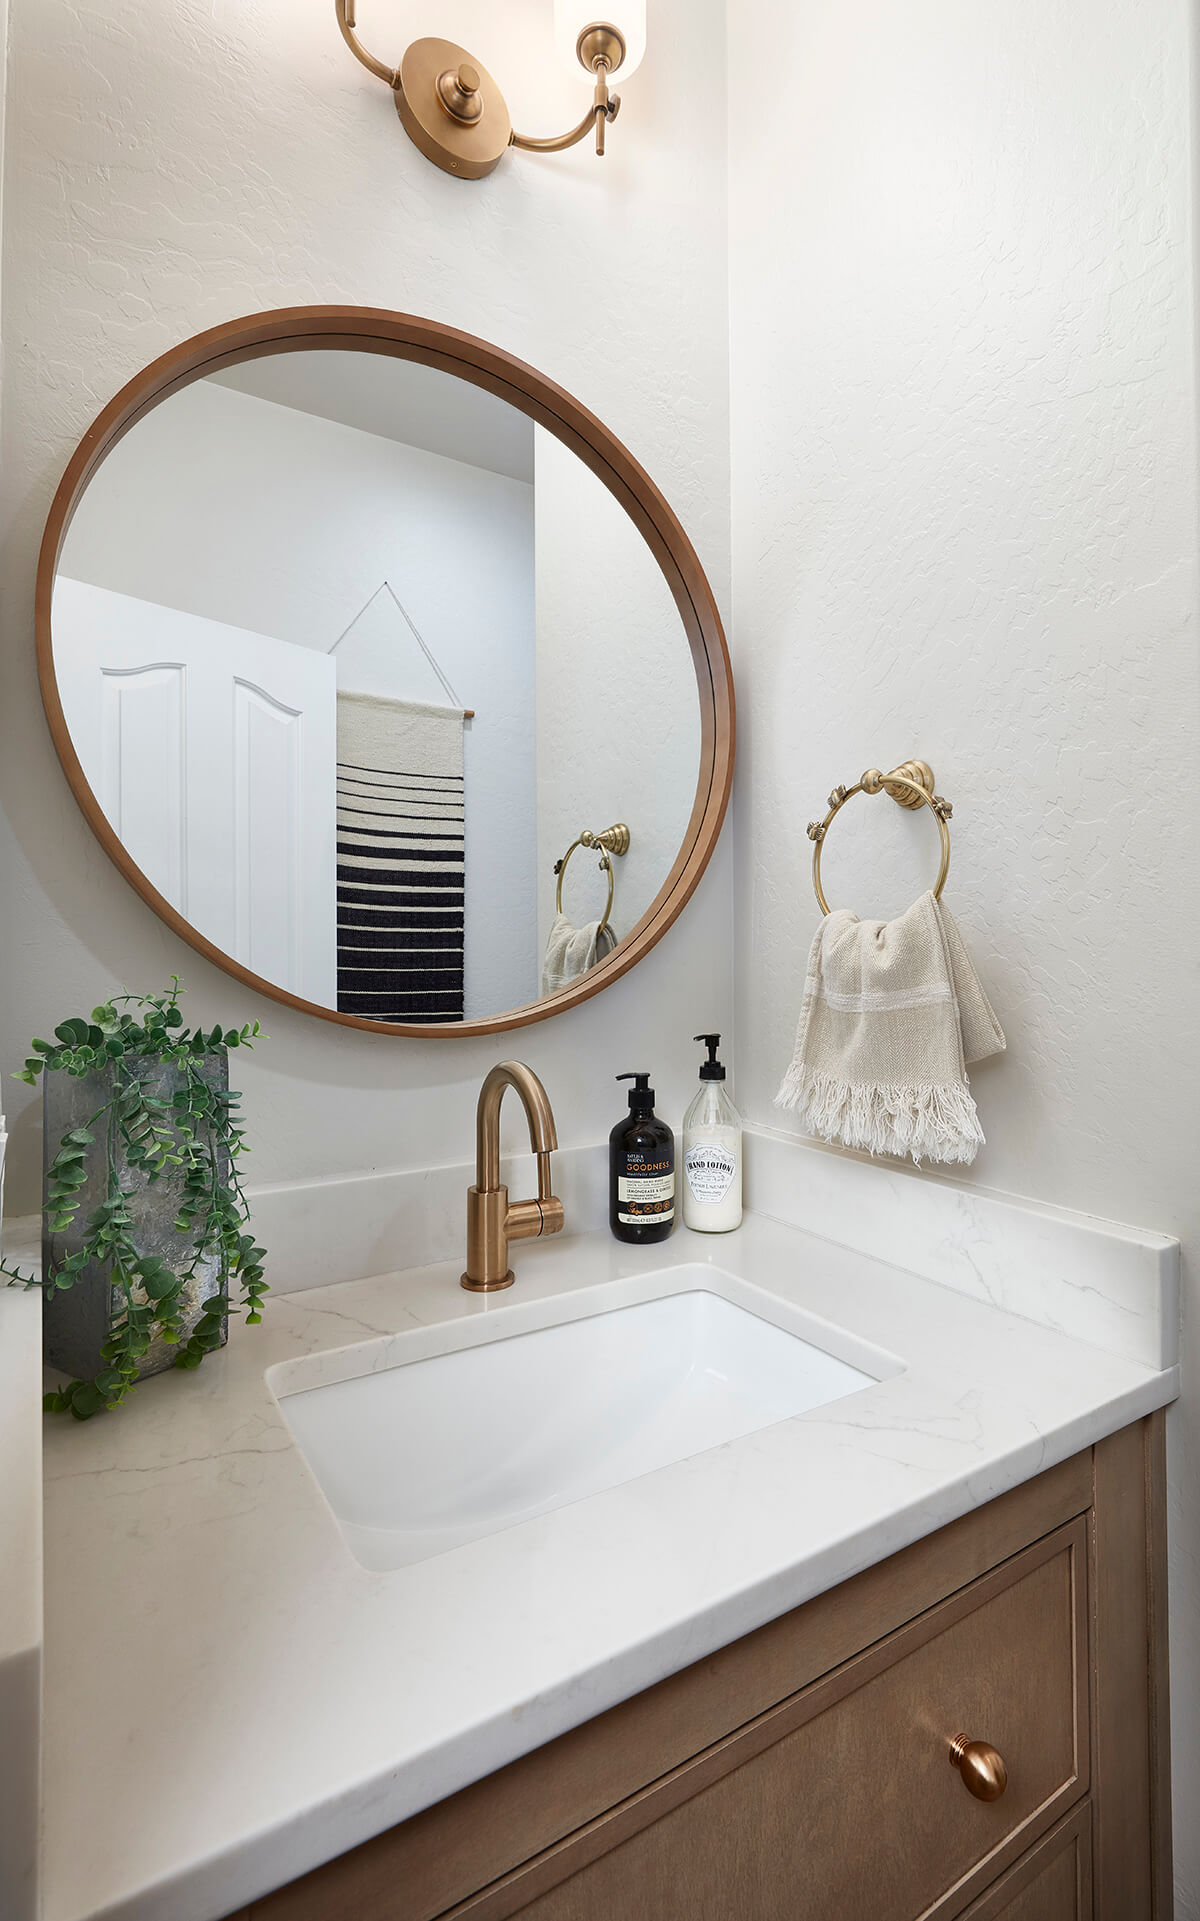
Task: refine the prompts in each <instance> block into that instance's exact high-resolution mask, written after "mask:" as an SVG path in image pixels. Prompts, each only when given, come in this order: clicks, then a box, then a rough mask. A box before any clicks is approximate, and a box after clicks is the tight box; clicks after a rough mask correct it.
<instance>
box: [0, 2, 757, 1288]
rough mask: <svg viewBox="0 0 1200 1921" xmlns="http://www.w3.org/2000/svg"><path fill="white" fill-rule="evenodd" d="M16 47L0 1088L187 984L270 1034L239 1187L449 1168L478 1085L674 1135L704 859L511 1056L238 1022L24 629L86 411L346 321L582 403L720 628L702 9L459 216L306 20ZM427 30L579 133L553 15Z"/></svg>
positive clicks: (479, 186)
mask: <svg viewBox="0 0 1200 1921" xmlns="http://www.w3.org/2000/svg"><path fill="white" fill-rule="evenodd" d="M361 13H362V22H361V24H362V31H363V34H364V36H365V37H366V39H367V41H368V44H373V45H376V46H377V47H378V49H379V51H380V52H381V53H382V54H386V55H388V57H393V58H396V57H398V56H399V53H400V51H401V49H402V48H403V46H404V44H405V41H406V37H411V34H412V33H413V32H414V31H421V30H423V28H422V22H421V21H420V19H416V20H414V16H413V14H412V10H411V8H406V7H402V6H400V5H399V4H398V3H397V0H371V4H370V5H369V6H368V5H366V4H364V6H363V8H362V9H361ZM697 23H699V24H700V26H701V27H702V31H699V32H697V31H695V28H696V26H697ZM428 24H429V23H428V22H426V23H425V25H426V26H427V25H428ZM10 25H11V49H10V98H9V125H8V141H7V158H6V168H7V178H6V206H5V231H4V243H5V245H4V260H3V292H4V316H3V341H4V355H5V379H6V392H5V420H4V429H5V432H4V447H3V481H2V483H0V488H2V491H0V505H2V508H3V518H4V533H3V551H2V555H0V558H2V562H3V567H2V573H3V581H4V586H3V600H2V602H0V617H2V628H0V675H2V682H0V803H2V805H3V809H4V812H5V815H6V816H7V820H8V823H9V825H8V827H7V828H5V829H3V832H2V838H0V902H2V903H3V911H2V919H0V983H2V992H0V1060H2V1061H3V1063H4V1065H5V1067H7V1066H8V1064H9V1063H12V1064H14V1065H15V1064H16V1062H17V1060H18V1059H19V1057H20V1056H21V1054H22V1052H23V1050H24V1046H25V1043H26V1041H27V1040H28V1038H29V1036H30V1035H31V1034H33V1033H37V1032H40V1031H41V1030H43V1029H44V1028H45V1027H46V1026H47V1024H52V1023H53V1022H54V1021H55V1020H56V1019H58V1018H61V1017H62V1015H63V1014H65V1013H68V1012H71V1011H75V1010H76V1009H79V1008H82V1009H85V1010H86V1009H87V1008H88V1007H90V1006H91V1005H92V1003H93V1002H94V1001H96V1000H97V999H98V998H99V997H100V995H101V994H102V993H104V992H106V991H107V990H108V989H109V988H112V987H115V986H118V985H120V984H121V983H129V984H130V985H133V986H139V985H143V984H145V985H149V984H152V983H154V982H157V981H160V980H161V979H163V977H164V976H166V975H167V974H169V973H170V972H171V971H172V970H173V969H177V970H178V971H179V972H180V973H181V974H182V975H183V976H184V977H185V979H186V981H187V983H188V985H189V989H190V1002H189V1005H190V1007H191V1008H192V1009H193V1010H194V1012H195V1013H197V1014H198V1015H200V1016H203V1017H204V1018H206V1019H207V1020H212V1019H215V1018H216V1016H217V1015H218V1013H219V1014H220V1015H221V1016H222V1017H223V1018H234V1017H240V1016H241V1015H242V1014H243V1013H245V1014H256V1015H258V1016H259V1017H260V1018H261V1020H262V1021H263V1024H264V1026H265V1028H266V1029H267V1032H268V1033H269V1035H270V1041H269V1042H268V1043H264V1044H263V1046H262V1047H261V1049H260V1050H259V1052H258V1053H257V1054H256V1055H255V1056H254V1057H253V1058H252V1059H248V1060H247V1061H246V1062H244V1063H243V1065H242V1068H241V1071H240V1075H239V1078H240V1080H241V1083H242V1085H243V1087H244V1089H245V1092H246V1096H247V1107H248V1111H249V1117H250V1124H251V1128H252V1132H253V1136H254V1140H255V1142H256V1147H255V1153H254V1157H253V1163H252V1164H251V1166H250V1167H248V1170H247V1171H248V1173H250V1172H251V1171H252V1174H253V1178H255V1179H257V1180H260V1181H261V1180H267V1179H273V1178H287V1177H297V1178H299V1177H303V1176H307V1175H315V1174H320V1173H323V1172H326V1171H330V1170H333V1171H336V1170H341V1169H349V1168H358V1167H373V1166H385V1167H387V1166H397V1167H399V1166H416V1165H424V1164H427V1163H436V1162H438V1161H452V1160H459V1159H461V1158H462V1157H464V1156H465V1155H467V1154H469V1152H470V1149H471V1142H472V1140H473V1133H472V1119H473V1112H474V1102H475V1096H476V1093H477V1090H478V1086H479V1083H480V1080H481V1079H482V1077H483V1074H484V1072H485V1071H486V1069H487V1067H488V1066H489V1065H490V1064H491V1062H493V1061H494V1060H496V1059H497V1058H498V1057H501V1056H503V1055H504V1054H505V1053H514V1054H517V1055H519V1056H521V1057H523V1058H525V1059H527V1060H528V1061H529V1062H530V1063H531V1064H532V1065H533V1066H534V1067H535V1068H536V1069H537V1070H538V1071H539V1072H541V1073H542V1074H543V1076H544V1078H545V1080H546V1083H547V1086H548V1087H549V1089H550V1092H551V1096H552V1098H553V1099H554V1100H555V1103H556V1108H557V1113H558V1119H559V1132H560V1137H561V1138H562V1139H563V1140H564V1141H566V1142H581V1141H589V1140H596V1139H598V1138H600V1137H601V1136H602V1135H603V1134H606V1133H607V1131H608V1129H609V1127H611V1125H612V1124H613V1122H614V1121H615V1120H616V1119H617V1118H619V1115H620V1113H621V1111H623V1104H624V1095H623V1090H621V1089H618V1088H616V1087H615V1086H614V1084H613V1082H612V1080H611V1076H612V1075H613V1074H614V1073H616V1072H617V1071H618V1070H619V1069H621V1068H624V1067H642V1066H646V1067H653V1068H654V1070H655V1074H656V1078H657V1085H658V1087H659V1090H660V1093H661V1094H662V1096H663V1107H664V1111H665V1112H668V1113H670V1112H672V1111H677V1112H678V1111H681V1110H682V1107H683V1105H684V1103H685V1101H686V1099H687V1098H688V1095H689V1093H690V1090H691V1084H692V1080H693V1054H694V1051H695V1050H694V1048H693V1046H692V1042H691V1036H692V1035H693V1034H694V1033H695V1032H697V1030H698V1029H700V1028H702V1027H709V1026H721V1025H724V1024H726V1023H727V1020H728V1017H729V1012H730V994H731V990H730V907H729V867H728V862H727V856H726V853H725V851H724V850H722V851H721V852H720V853H719V854H718V857H717V859H716V861H715V863H714V866H713V868H712V869H711V870H710V873H709V875H708V876H707V877H706V879H705V881H704V883H703V884H702V886H701V889H700V891H699V894H698V895H697V897H696V899H695V900H694V902H693V904H692V906H691V907H690V908H689V910H688V912H687V914H686V915H685V916H684V918H683V920H682V922H681V923H680V925H679V926H678V927H676V928H675V929H674V930H673V931H672V932H671V933H670V934H669V935H668V936H667V937H666V939H665V940H664V941H663V942H662V943H661V945H660V946H659V947H658V948H657V949H656V950H655V952H654V953H653V954H652V955H651V956H650V957H649V959H648V960H647V961H645V962H644V963H643V964H642V966H641V967H640V968H638V969H637V970H636V972H635V973H634V974H633V975H631V976H630V977H629V978H628V979H627V980H624V981H622V982H619V983H618V984H617V985H616V986H615V987H613V988H611V989H609V990H608V992H607V993H605V994H603V995H601V996H600V997H599V998H598V999H596V1000H594V1001H591V1002H589V1003H588V1004H587V1005H586V1006H584V1007H582V1008H580V1009H579V1010H577V1011H576V1012H573V1013H569V1014H566V1015H562V1016H559V1017H557V1018H556V1019H554V1020H552V1021H550V1022H548V1023H545V1024H543V1025H539V1026H537V1027H534V1028H531V1029H527V1030H523V1031H521V1032H520V1033H518V1034H516V1035H513V1036H509V1037H505V1036H501V1037H498V1038H497V1039H496V1040H495V1041H487V1040H482V1041H434V1040H428V1041H425V1040H399V1041H388V1040H383V1039H381V1038H378V1037H376V1036H373V1035H367V1034H360V1033H357V1032H354V1031H352V1030H349V1029H339V1028H337V1027H333V1026H329V1025H326V1024H320V1023H317V1022H316V1021H311V1020H308V1019H304V1018H302V1017H300V1016H298V1015H294V1014H291V1013H290V1012H288V1011H287V1010H285V1009H284V1008H282V1007H280V1006H278V1005H276V1004H275V1003H274V1002H262V1003H256V1001H255V997H254V996H253V995H252V994H250V993H248V992H247V991H246V990H245V989H244V988H242V987H241V986H240V985H238V984H237V983H235V982H232V981H230V980H228V979H227V977H225V976H224V975H222V974H220V973H218V972H217V971H216V970H215V969H213V968H211V967H209V966H207V965H206V964H205V963H204V962H202V961H201V960H200V958H199V957H198V956H196V955H194V954H193V953H192V951H191V950H190V949H189V948H186V947H184V946H182V945H181V943H180V942H178V941H177V940H176V939H175V938H174V936H173V935H171V934H170V933H168V931H167V930H166V929H165V928H164V927H162V926H161V925H160V923H159V922H158V921H157V920H156V919H155V918H154V916H153V915H152V914H151V913H150V912H149V910H148V909H147V908H145V907H143V906H142V904H141V903H140V902H139V901H138V900H137V898H136V897H135V896H134V895H133V894H132V893H131V892H130V890H129V889H128V888H127V887H126V885H125V883H124V882H123V881H122V880H121V879H120V878H119V877H118V875H117V874H116V872H115V871H114V870H113V869H112V868H111V867H110V865H109V863H108V861H107V859H106V858H105V857H104V855H103V854H101V852H100V851H99V849H98V847H97V846H96V844H95V842H94V841H93V840H92V838H91V835H90V834H89V832H88V831H87V829H86V827H85V825H84V822H83V820H82V817H81V816H80V815H79V813H78V811H77V809H76V807H75V803H74V801H73V800H72V798H71V796H70V793H69V791H68V789H67V787H66V783H65V781H64V779H63V777H62V775H61V773H60V771H59V769H58V765H57V762H56V760H55V758H54V754H53V751H52V748H51V745H50V742H49V738H48V736H47V734H46V731H45V727H44V723H43V721H42V717H41V711H40V705H39V701H38V696H37V690H36V684H35V676H34V661H33V634H32V612H31V610H32V593H33V572H34V561H35V556H36V549H37V542H38V539H39V536H40V531H41V526H42V522H43V520H44V517H45V513H46V510H47V508H48V506H49V504H50V499H51V496H52V493H53V489H54V486H55V484H56V482H57V479H58V476H59V474H60V473H61V471H62V468H63V466H64V465H65V463H66V460H67V458H68V455H69V453H70V451H71V448H72V446H73V445H74V443H75V441H76V439H77V438H78V436H79V435H80V434H81V433H82V431H83V430H84V428H85V427H86V426H87V425H88V423H89V421H90V420H91V419H92V417H93V416H94V414H95V413H96V411H97V410H98V409H99V408H100V406H102V405H103V403H104V402H105V401H106V400H107V399H108V398H109V396H110V395H111V394H112V393H113V392H114V391H115V390H116V389H117V388H118V387H119V386H120V385H121V384H122V383H123V382H124V381H125V380H127V379H128V378H129V377H130V376H131V375H132V374H133V373H135V372H136V371H137V369H138V368H139V367H141V366H143V365H144V364H145V363H146V362H147V361H148V360H150V359H152V358H153V357H154V356H155V355H156V354H158V353H160V352H162V351H163V350H164V349H165V348H167V347H169V346H171V345H172V344H174V343H175V342H176V341H179V340H182V339H183V338H185V337H186V336H187V335H189V334H191V333H194V332H195V331H196V330H197V329H199V328H201V327H206V326H210V325H212V324H214V323H215V322H217V321H221V320H224V319H226V318H228V317H230V316H232V315H235V314H241V313H248V312H252V311H254V310H256V309H260V308H265V307H272V306H280V305H286V304H290V303H293V302H304V301H316V302H325V301H336V300H347V301H352V302H359V303H363V304H371V305H379V306H385V307H397V308H402V309H406V310H409V311H413V312H417V313H423V314H429V315H433V316H435V317H437V318H439V319H442V320H445V321H448V322H450V323H451V324H452V325H455V326H458V327H464V328H466V329H468V330H470V331H472V332H475V333H479V334H482V335H485V336H487V337H489V338H490V339H492V340H494V341H496V342H498V343H499V344H500V345H502V346H504V347H507V348H509V349H510V350H512V351H514V352H515V353H517V354H519V355H520V356H521V357H522V358H524V359H527V360H529V361H532V362H533V363H534V364H535V365H536V366H539V367H541V368H543V369H544V370H545V371H546V372H547V373H548V374H550V375H551V376H552V377H553V378H555V379H557V380H559V381H561V382H562V383H563V385H564V386H566V387H568V388H569V389H571V390H572V391H573V392H575V393H577V394H578V395H579V396H580V398H581V399H582V400H583V401H584V402H585V403H586V404H587V405H589V406H590V407H592V408H593V409H594V410H596V411H597V412H599V413H600V414H602V415H604V416H605V418H606V419H607V420H608V421H609V422H610V424H611V426H612V427H613V429H614V430H615V432H616V433H617V434H618V435H619V436H620V437H621V438H622V439H623V440H624V441H625V442H626V443H627V444H628V445H629V446H630V448H631V449H632V451H633V452H634V453H635V454H636V455H637V456H638V458H639V459H641V460H642V461H643V462H644V463H645V465H646V466H647V467H648V468H649V469H650V471H651V472H652V473H653V474H654V476H655V477H656V479H657V480H658V481H659V483H660V485H661V486H662V488H663V490H664V492H665V493H666V495H667V497H668V499H669V500H670V501H671V502H672V505H673V506H674V507H675V509H676V510H677V512H678V513H679V514H680V516H681V518H682V520H683V521H684V524H685V525H686V526H687V528H688V530H689V532H690V534H691V536H692V538H693V540H694V541H695V543H696V545H697V547H698V550H699V552H700V554H701V557H702V559H703V561H704V563H705V565H706V566H707V568H708V569H709V571H710V574H711V577H712V579H713V582H714V585H715V587H716V590H717V592H718V594H719V595H720V594H723V593H724V590H725V585H726V580H727V540H728V466H727V461H728V438H727V337H726V318H725V315H726V272H725V177H724V176H725V158H724V137H723V131H724V74H723V61H722V58H721V47H722V41H723V34H724V16H723V8H722V7H721V5H720V4H719V0H660V4H659V5H658V6H657V7H656V9H655V13H654V33H653V44H652V47H651V50H650V52H649V53H648V55H647V58H646V61H645V64H644V65H643V67H642V68H641V69H640V71H639V72H638V74H637V75H636V76H635V78H634V80H633V81H631V82H630V85H629V87H628V89H627V93H626V102H625V108H624V111H623V113H622V116H621V119H620V121H619V122H618V124H617V126H616V127H615V128H614V130H613V132H612V135H611V136H610V140H609V154H608V156H607V158H606V159H605V160H604V161H603V162H602V163H601V162H598V161H597V160H596V159H595V157H594V155H593V154H591V153H590V151H588V150H586V149H580V150H577V151H575V152H573V153H569V154H565V155H558V156H553V157H538V156H534V155H517V154H514V155H510V156H508V157H507V160H506V162H505V164H504V165H503V166H502V167H501V168H500V169H499V170H498V171H497V172H496V173H495V174H493V175H492V176H491V177H490V178H489V179H488V180H486V181H483V182H480V183H471V184H469V183H465V182H462V181H457V180H453V179H451V178H450V177H449V176H447V175H445V174H442V173H440V172H438V171H437V170H436V169H434V168H432V167H430V166H429V165H428V164H427V163H426V162H425V161H424V160H423V159H422V158H421V157H420V155H419V154H418V153H417V151H416V150H415V148H413V147H412V146H411V145H410V144H409V142H408V141H407V140H406V138H405V137H404V134H403V133H402V131H401V129H400V128H399V126H398V124H397V120H396V112H395V108H394V106H393V104H392V101H391V97H390V95H389V93H388V91H387V89H386V88H385V87H383V86H381V85H380V84H379V83H378V82H376V81H374V80H372V78H371V77H370V75H368V74H367V73H366V72H364V71H363V69H362V68H361V67H359V66H358V65H356V63H355V62H354V61H353V60H352V59H351V58H350V55H349V54H348V53H347V51H346V49H345V47H344V46H343V44H342V41H341V39H340V37H339V35H338V32H337V28H336V23H335V21H334V17H333V7H332V4H331V0H253V3H252V4H250V5H246V4H243V3H242V0H163V4H161V5H159V6H157V7H155V9H154V10H153V19H152V21H149V22H148V18H147V14H146V9H145V7H144V5H142V4H140V3H137V0H105V3H104V4H103V5H98V4H84V0H13V4H12V7H11V23H10ZM436 27H437V31H439V32H441V33H444V34H447V35H449V36H451V37H461V38H462V39H463V41H464V42H465V43H466V44H468V45H469V46H470V47H471V48H472V50H473V51H474V52H475V53H476V54H477V55H478V57H479V58H480V59H481V60H482V61H483V62H484V63H485V64H486V65H488V66H490V67H491V68H492V70H493V71H494V72H495V73H497V75H499V76H502V77H503V80H504V82H505V83H506V86H507V90H508V94H509V99H510V105H511V107H512V110H513V115H514V119H515V120H516V123H517V124H518V125H519V126H520V127H521V128H522V129H523V130H525V131H529V132H532V133H538V132H548V131H550V132H553V131H556V130H558V129H559V128H561V127H562V126H566V125H568V124H570V123H571V122H572V121H573V120H575V119H577V118H578V116H579V115H580V114H581V113H582V112H583V110H584V107H585V106H586V103H587V99H588V91H587V86H586V82H585V81H584V80H583V78H582V76H580V78H579V79H578V80H575V79H573V78H572V77H571V76H570V75H569V74H568V73H567V71H566V70H565V69H563V68H560V67H559V65H558V62H557V59H556V57H555V55H554V52H553V47H552V33H551V8H550V6H549V0H511V3H510V4H508V5H506V6H504V7H503V8H498V7H495V6H493V5H491V4H490V3H489V0H445V3H444V4H443V3H441V0H439V6H438V8H437V21H436ZM597 572H598V577H601V578H602V573H603V568H602V564H601V565H598V569H597ZM5 1085H6V1089H7V1092H6V1096H5V1098H6V1102H7V1103H8V1104H9V1106H10V1115H12V1114H14V1110H15V1116H14V1117H15V1132H14V1137H13V1141H12V1145H11V1147H10V1152H11V1154H12V1157H13V1164H12V1170H11V1187H10V1191H9V1196H8V1199H9V1205H10V1207H15V1208H17V1209H20V1208H23V1207H30V1206H32V1205H34V1204H35V1199H36V1177H37V1166H38V1159H39V1149H38V1140H37V1132H36V1124H35V1115H36V1106H35V1104H34V1103H33V1102H32V1100H29V1099H26V1097H25V1095H24V1093H23V1091H22V1090H19V1089H18V1088H17V1087H15V1085H14V1084H13V1083H12V1082H11V1081H7V1082H6V1083H5ZM512 1132H513V1135H514V1137H515V1129H514V1130H512ZM398 1254H399V1255H400V1256H401V1257H402V1256H403V1249H400V1250H398ZM276 1279H277V1280H283V1281H284V1282H286V1277H276Z"/></svg>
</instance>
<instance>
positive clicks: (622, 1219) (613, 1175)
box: [608, 1074, 675, 1247]
mask: <svg viewBox="0 0 1200 1921" xmlns="http://www.w3.org/2000/svg"><path fill="white" fill-rule="evenodd" d="M617 1079H618V1080H619V1081H632V1082H633V1086H632V1087H631V1088H630V1090H629V1114H628V1116H627V1118H626V1119H625V1120H623V1121H618V1122H617V1125H616V1126H615V1127H614V1128H613V1131H612V1133H611V1134H610V1135H609V1137H608V1174H609V1179H608V1220H609V1226H610V1227H611V1228H612V1231H613V1233H614V1234H615V1235H616V1237H617V1239H618V1240H619V1241H632V1242H633V1243H634V1245H635V1246H638V1247H643V1246H646V1245H647V1244H648V1243H650V1242H653V1241H665V1240H666V1238H667V1236H668V1235H669V1234H670V1232H671V1229H672V1228H673V1227H674V1225H675V1136H674V1134H672V1132H671V1130H670V1128H669V1127H668V1126H667V1124H666V1122H665V1121H660V1120H659V1119H658V1117H657V1115H656V1114H655V1112H654V1089H653V1088H652V1087H651V1086H650V1076H649V1074H618V1075H617Z"/></svg>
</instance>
